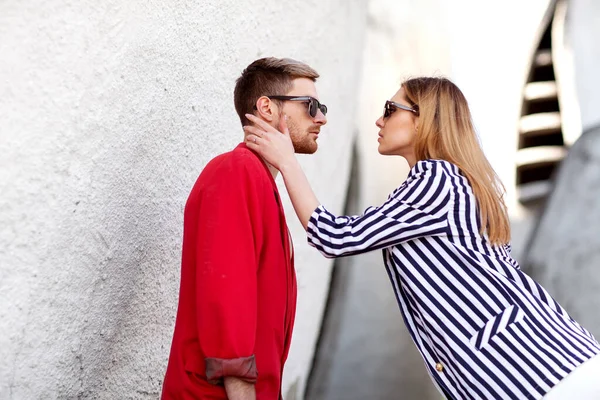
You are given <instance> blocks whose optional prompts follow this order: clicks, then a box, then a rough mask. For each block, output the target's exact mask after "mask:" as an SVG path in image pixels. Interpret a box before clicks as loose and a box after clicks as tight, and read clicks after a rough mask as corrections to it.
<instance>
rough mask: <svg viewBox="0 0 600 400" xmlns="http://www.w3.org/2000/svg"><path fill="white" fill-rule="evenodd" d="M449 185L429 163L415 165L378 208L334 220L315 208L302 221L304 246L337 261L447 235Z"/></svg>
mask: <svg viewBox="0 0 600 400" xmlns="http://www.w3.org/2000/svg"><path fill="white" fill-rule="evenodd" d="M450 197H451V191H450V183H449V182H448V177H447V175H446V174H445V173H444V172H443V171H442V170H441V169H439V167H438V166H437V165H436V164H435V162H430V161H421V162H419V163H418V165H416V166H415V170H414V171H412V173H411V175H409V177H408V178H407V180H406V182H404V183H403V184H402V186H400V188H398V189H396V190H395V191H394V192H393V193H392V194H391V195H390V196H389V198H388V200H387V201H386V202H385V203H384V204H383V205H381V206H380V207H369V208H367V209H366V210H365V212H364V213H363V214H362V215H358V216H335V215H334V214H332V213H331V212H329V211H328V210H327V209H326V208H325V207H323V206H322V205H320V206H319V207H317V209H316V210H315V211H314V212H313V213H312V215H311V217H310V220H309V222H308V228H307V238H308V243H309V244H310V245H311V246H313V247H315V248H316V249H318V250H319V251H320V252H321V253H322V254H323V255H324V256H325V257H329V258H332V257H340V256H348V255H353V254H360V253H364V252H367V251H372V250H377V249H382V248H386V247H390V246H394V245H396V244H399V243H401V242H405V241H408V240H412V239H416V238H419V237H423V236H433V235H443V234H447V232H448V217H447V214H448V209H449V206H450Z"/></svg>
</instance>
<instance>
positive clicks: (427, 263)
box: [308, 160, 600, 399]
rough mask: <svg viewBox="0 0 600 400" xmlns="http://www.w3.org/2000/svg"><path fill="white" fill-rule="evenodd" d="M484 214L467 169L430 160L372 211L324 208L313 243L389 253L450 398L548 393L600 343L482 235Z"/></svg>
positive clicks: (405, 305)
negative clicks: (340, 213) (344, 212)
mask: <svg viewBox="0 0 600 400" xmlns="http://www.w3.org/2000/svg"><path fill="white" fill-rule="evenodd" d="M478 217H479V216H478V211H477V202H476V200H475V197H474V195H473V190H472V188H471V186H470V185H469V182H468V180H467V179H466V178H465V177H464V176H463V175H462V174H461V173H460V171H459V169H458V168H457V167H456V166H455V165H453V164H451V163H449V162H446V161H441V160H426V161H419V162H418V163H417V164H416V165H415V166H414V167H413V168H412V169H411V171H410V174H409V176H408V178H407V180H406V181H405V182H404V183H403V184H402V186H400V187H399V188H398V189H396V190H395V191H394V192H393V193H392V194H391V195H390V196H389V198H388V200H387V201H386V202H385V203H384V204H383V205H382V206H380V207H370V208H368V209H367V210H366V211H365V213H364V214H363V215H360V216H353V217H336V216H334V215H333V214H331V213H330V212H328V211H327V210H326V209H325V208H324V207H323V206H319V207H318V208H317V209H316V210H315V212H314V213H313V215H312V216H311V219H310V221H309V224H308V241H309V243H310V244H311V245H313V246H314V247H316V248H317V249H318V250H319V251H320V252H321V253H322V254H323V255H325V256H326V257H339V256H347V255H352V254H359V253H364V252H366V251H371V250H375V249H383V259H384V263H385V267H386V269H387V272H388V275H389V277H390V280H391V283H392V286H393V289H394V292H395V294H396V299H397V301H398V304H399V306H400V311H401V313H402V315H403V317H404V321H405V323H406V326H407V328H408V331H409V332H410V334H411V336H412V339H413V341H414V342H415V344H416V346H417V347H418V349H419V351H420V352H421V355H422V356H423V360H424V361H425V365H426V367H427V370H428V371H429V374H430V375H431V376H432V378H433V380H434V382H435V383H436V384H437V385H438V387H439V388H441V389H442V390H443V391H444V392H446V394H447V395H448V396H449V397H450V398H452V399H541V398H542V397H543V396H544V395H545V394H546V393H547V392H548V391H549V390H550V388H552V387H553V386H554V385H555V384H556V383H558V382H559V381H560V380H561V379H562V378H564V377H565V376H567V375H568V374H569V373H570V372H571V371H573V370H574V369H575V368H576V367H577V366H578V365H580V364H581V363H582V362H584V361H586V360H588V359H589V358H591V357H592V356H593V355H595V354H599V353H600V345H599V344H598V342H597V341H596V339H594V337H593V336H592V335H591V334H590V333H589V332H588V331H586V330H585V329H584V328H582V327H581V326H580V325H579V324H578V323H577V322H576V321H574V320H573V319H572V318H571V317H570V316H569V315H568V314H567V312H566V311H565V310H564V309H563V308H562V307H561V306H560V305H559V304H558V303H557V302H556V301H555V300H554V299H553V298H552V297H551V296H550V295H549V294H548V292H546V290H544V288H542V287H541V286H540V285H539V284H538V283H537V282H535V281H534V280H533V279H531V278H530V277H529V276H528V275H526V274H525V273H523V272H522V271H521V269H520V267H519V265H518V263H517V262H516V261H515V260H513V259H512V258H511V256H510V246H509V245H507V246H492V245H491V244H490V242H489V240H488V238H487V236H486V235H481V234H480V233H479V226H480V222H479V218H478ZM436 367H437V368H436ZM438 369H441V371H439V370H438Z"/></svg>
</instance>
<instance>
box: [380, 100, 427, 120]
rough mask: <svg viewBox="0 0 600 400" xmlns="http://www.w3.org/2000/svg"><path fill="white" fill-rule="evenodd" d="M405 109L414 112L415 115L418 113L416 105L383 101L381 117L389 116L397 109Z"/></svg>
mask: <svg viewBox="0 0 600 400" xmlns="http://www.w3.org/2000/svg"><path fill="white" fill-rule="evenodd" d="M398 108H399V109H401V110H406V111H410V112H412V113H414V114H415V115H419V111H418V109H416V108H417V106H415V108H412V107H409V106H405V105H404V104H400V103H396V102H393V101H390V100H387V101H386V102H385V106H384V107H383V118H389V117H390V115H392V114H393V113H394V112H395V111H396V110H397V109H398Z"/></svg>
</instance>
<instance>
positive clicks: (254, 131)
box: [244, 125, 266, 138]
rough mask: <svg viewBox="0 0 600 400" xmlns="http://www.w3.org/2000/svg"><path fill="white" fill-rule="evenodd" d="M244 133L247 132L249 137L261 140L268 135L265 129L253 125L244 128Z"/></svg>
mask: <svg viewBox="0 0 600 400" xmlns="http://www.w3.org/2000/svg"><path fill="white" fill-rule="evenodd" d="M244 132H246V133H247V134H249V135H255V136H258V137H259V138H261V137H263V136H264V135H265V133H266V132H265V131H264V130H263V129H260V128H258V127H256V126H251V125H246V126H244Z"/></svg>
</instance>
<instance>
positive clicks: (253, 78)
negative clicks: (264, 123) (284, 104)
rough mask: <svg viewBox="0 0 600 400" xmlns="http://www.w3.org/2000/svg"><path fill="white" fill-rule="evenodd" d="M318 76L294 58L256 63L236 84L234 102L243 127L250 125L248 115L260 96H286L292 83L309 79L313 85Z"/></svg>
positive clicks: (251, 65) (246, 70)
mask: <svg viewBox="0 0 600 400" xmlns="http://www.w3.org/2000/svg"><path fill="white" fill-rule="evenodd" d="M318 77H319V74H318V73H317V71H315V70H314V69H312V68H311V67H309V66H308V65H307V64H305V63H303V62H300V61H296V60H292V59H291V58H275V57H266V58H261V59H258V60H256V61H254V62H253V63H252V64H250V65H248V67H246V69H245V70H244V71H243V72H242V75H241V76H240V77H239V78H238V79H237V80H236V82H235V89H234V91H233V102H234V104H235V110H236V111H237V113H238V116H239V117H240V122H241V123H242V125H247V124H249V121H248V120H247V119H246V117H245V114H252V113H253V112H254V106H255V105H256V101H257V100H258V99H259V98H260V97H261V96H277V95H280V96H281V95H285V94H287V93H288V92H289V91H290V90H292V87H293V83H292V81H293V80H294V79H297V78H308V79H311V80H312V81H313V82H314V81H316V80H317V78H318Z"/></svg>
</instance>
